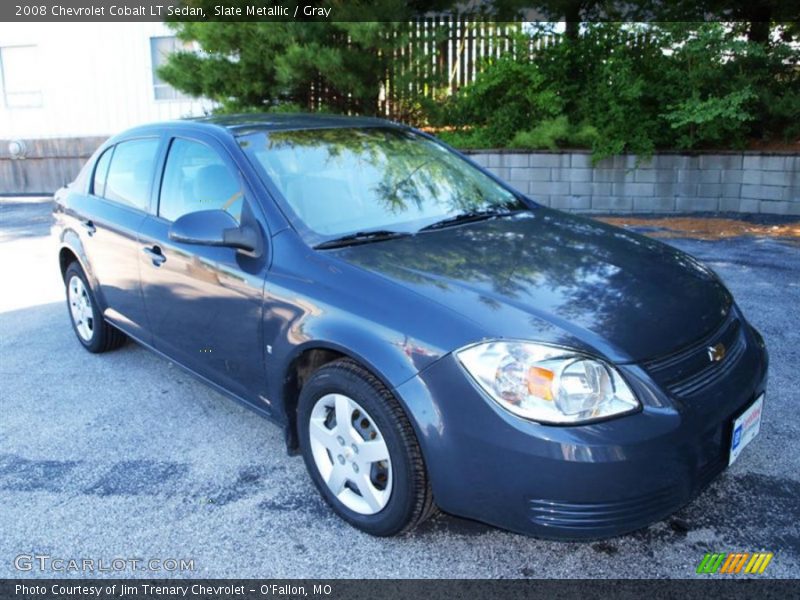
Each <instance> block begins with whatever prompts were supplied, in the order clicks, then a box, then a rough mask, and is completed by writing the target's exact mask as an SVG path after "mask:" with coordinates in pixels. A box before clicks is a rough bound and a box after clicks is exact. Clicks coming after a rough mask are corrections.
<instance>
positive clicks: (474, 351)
mask: <svg viewBox="0 0 800 600" xmlns="http://www.w3.org/2000/svg"><path fill="white" fill-rule="evenodd" d="M456 356H457V357H458V359H459V360H460V361H461V364H462V365H464V368H466V370H467V371H468V372H469V374H470V375H472V377H473V378H475V380H476V381H477V382H478V384H479V385H480V386H481V388H483V390H484V391H485V392H486V393H487V394H489V396H490V397H491V398H492V399H493V400H494V401H495V402H497V404H499V405H500V406H501V407H503V408H504V409H506V410H507V411H509V412H512V413H514V414H515V415H518V416H520V417H523V418H525V419H530V420H532V421H538V422H540V423H557V424H564V423H582V422H585V421H592V420H595V419H600V418H605V417H610V416H612V415H621V414H625V413H628V412H631V411H634V410H636V409H638V408H639V401H638V400H637V399H636V396H634V394H633V392H632V391H631V389H630V388H629V387H628V384H627V383H625V380H624V379H622V376H621V375H620V374H619V372H618V371H617V370H616V369H615V368H614V367H612V366H611V365H609V364H607V363H605V362H603V361H601V360H598V359H596V358H592V357H590V356H586V355H585V354H581V353H580V352H577V351H574V350H568V349H565V348H558V347H555V346H546V345H543V344H534V343H528V342H488V343H484V344H478V345H476V346H470V347H469V348H465V349H463V350H459V351H458V352H456Z"/></svg>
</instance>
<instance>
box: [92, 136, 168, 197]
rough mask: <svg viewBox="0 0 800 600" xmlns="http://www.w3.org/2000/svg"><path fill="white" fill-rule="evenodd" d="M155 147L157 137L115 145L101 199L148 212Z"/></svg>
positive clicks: (156, 146)
mask: <svg viewBox="0 0 800 600" xmlns="http://www.w3.org/2000/svg"><path fill="white" fill-rule="evenodd" d="M158 144H159V140H158V138H148V139H143V140H131V141H129V142H121V143H119V144H117V146H116V149H115V150H114V156H113V157H112V160H111V166H110V167H109V169H108V177H107V178H106V185H105V189H104V190H103V197H104V198H108V199H109V200H112V201H114V202H119V203H120V204H124V205H126V206H131V207H133V208H138V209H139V210H147V206H148V204H149V202H148V200H149V196H148V194H149V192H150V181H151V179H152V177H153V169H154V167H155V163H156V153H157V152H158Z"/></svg>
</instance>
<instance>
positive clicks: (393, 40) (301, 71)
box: [159, 0, 449, 115]
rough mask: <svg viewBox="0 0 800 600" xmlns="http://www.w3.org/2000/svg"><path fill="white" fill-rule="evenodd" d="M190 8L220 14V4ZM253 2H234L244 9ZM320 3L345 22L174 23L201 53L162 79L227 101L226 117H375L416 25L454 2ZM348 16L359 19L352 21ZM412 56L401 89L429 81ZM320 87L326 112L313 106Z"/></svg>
mask: <svg viewBox="0 0 800 600" xmlns="http://www.w3.org/2000/svg"><path fill="white" fill-rule="evenodd" d="M184 4H187V5H191V6H194V7H202V8H204V9H205V11H206V14H213V7H214V5H215V0H184ZM248 4H249V2H248V1H247V0H235V1H234V2H231V3H228V5H229V6H239V7H241V8H242V9H243V10H244V9H245V7H246V6H247V5H248ZM318 4H322V5H324V4H328V5H331V6H333V5H335V8H336V11H337V21H329V20H315V19H310V20H307V21H300V22H297V21H293V22H285V21H271V22H236V23H233V22H224V21H223V22H173V23H171V24H170V26H171V27H172V28H173V29H174V30H175V32H176V35H177V37H178V38H179V39H181V40H184V41H186V42H195V43H196V45H197V46H198V47H199V49H200V52H193V51H189V50H186V51H181V52H177V53H175V54H174V55H172V56H171V57H170V58H169V60H168V62H167V64H166V65H165V66H164V67H162V68H161V70H160V71H159V75H160V76H161V77H162V78H163V79H164V80H165V81H167V82H168V83H170V84H171V85H173V86H174V87H175V88H177V89H179V90H182V91H184V92H187V93H189V94H192V95H195V96H205V97H208V98H211V99H213V100H215V101H217V102H219V103H220V105H221V108H222V110H223V111H242V110H281V109H284V108H289V109H292V108H294V109H303V110H314V109H319V108H321V109H324V110H330V111H333V112H354V113H357V114H364V115H374V114H376V113H377V112H378V108H379V96H380V94H381V91H382V86H383V84H384V82H385V81H386V79H387V74H388V73H389V71H390V69H392V67H393V64H394V63H395V61H396V60H397V54H398V50H399V49H400V48H404V47H407V46H408V45H409V43H410V32H411V29H410V26H409V23H410V21H411V19H413V18H414V17H415V16H416V15H418V14H421V13H424V12H427V11H429V10H434V9H442V8H444V7H446V6H447V5H448V4H449V2H448V1H446V0H418V1H417V2H413V3H406V2H400V1H399V0H381V1H380V2H358V1H356V2H348V3H346V4H345V3H342V2H337V1H336V0H330V1H328V2H322V3H318ZM348 15H350V17H351V18H352V20H350V21H346V20H344V19H347V18H348ZM370 18H372V19H373V20H370ZM390 19H391V20H390ZM405 58H406V67H407V68H406V69H405V70H404V71H396V72H395V73H394V77H395V78H396V79H397V81H395V84H396V86H395V87H398V88H399V86H401V85H402V83H403V77H404V76H411V74H412V73H413V74H414V76H415V77H417V78H419V77H420V76H421V73H420V71H419V70H417V69H414V68H413V67H414V62H415V61H422V60H424V59H425V57H424V56H423V55H422V54H421V53H414V52H410V53H406V57H405ZM431 75H433V74H431ZM312 87H315V89H316V96H317V97H318V98H319V97H321V98H322V99H323V104H324V105H323V106H316V105H313V104H312ZM384 91H385V90H384Z"/></svg>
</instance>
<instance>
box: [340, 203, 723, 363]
mask: <svg viewBox="0 0 800 600" xmlns="http://www.w3.org/2000/svg"><path fill="white" fill-rule="evenodd" d="M334 253H335V255H336V256H337V257H338V258H340V259H342V260H345V261H346V262H348V263H350V264H352V265H354V266H357V267H360V268H362V269H366V270H368V271H370V272H372V273H374V274H378V275H380V276H382V277H386V278H388V279H390V280H392V281H394V282H396V283H399V284H400V285H402V286H404V287H406V288H408V289H410V290H412V291H414V292H416V293H418V294H421V295H423V296H425V297H428V298H429V299H431V300H434V301H436V302H439V303H441V304H444V305H446V306H448V307H449V308H451V309H452V310H455V311H457V312H459V313H460V314H462V315H463V316H465V317H467V318H469V319H471V320H473V321H475V322H477V323H478V324H480V325H481V326H482V328H483V330H484V331H485V332H486V336H487V337H498V338H516V339H531V340H538V341H545V342H555V343H559V342H560V343H571V344H575V343H576V341H577V342H579V344H578V345H580V346H587V347H588V348H589V349H591V350H594V351H596V352H598V353H601V354H603V355H605V356H607V357H608V358H610V359H612V360H615V361H618V362H628V361H640V360H644V359H648V358H653V357H656V356H662V355H664V354H667V353H670V352H673V351H675V350H677V349H678V348H681V347H683V346H685V345H687V344H689V343H691V342H694V341H696V340H697V339H699V338H701V337H702V336H703V335H704V334H706V333H708V332H709V331H710V330H712V329H713V328H714V327H715V326H716V325H718V324H719V323H720V321H721V320H722V319H723V317H724V316H725V315H726V314H727V312H728V310H730V306H731V303H732V300H731V296H730V294H729V293H728V291H727V290H726V289H725V287H724V286H723V285H722V283H721V282H720V281H719V280H718V279H717V277H716V276H715V275H714V274H713V272H712V271H710V270H709V269H707V268H706V267H703V266H702V265H700V264H699V263H698V262H697V261H696V260H695V259H693V258H692V257H690V256H689V255H688V254H686V253H684V252H681V251H679V250H676V249H674V248H672V247H670V246H667V245H665V244H662V243H660V242H657V241H655V240H651V239H648V238H645V237H643V236H640V235H637V234H634V233H631V232H628V231H626V230H623V229H619V228H616V227H612V226H610V225H606V224H604V223H601V222H597V221H593V220H589V219H585V218H581V217H577V216H574V215H569V214H566V213H561V212H558V211H553V210H550V209H544V208H541V209H534V210H532V211H529V212H524V213H518V214H517V215H514V216H510V217H501V218H497V219H492V220H487V221H480V222H476V223H469V224H465V225H461V226H455V227H450V228H446V229H439V230H433V231H429V232H423V233H420V234H417V235H415V236H412V237H406V238H397V239H393V240H387V241H382V242H375V243H369V244H361V245H354V246H349V247H344V248H341V249H339V250H336V251H334ZM396 301H401V299H397V300H396Z"/></svg>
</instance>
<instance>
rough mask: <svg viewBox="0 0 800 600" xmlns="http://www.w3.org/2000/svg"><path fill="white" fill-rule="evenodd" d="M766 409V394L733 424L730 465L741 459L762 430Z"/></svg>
mask: <svg viewBox="0 0 800 600" xmlns="http://www.w3.org/2000/svg"><path fill="white" fill-rule="evenodd" d="M763 408H764V394H761V395H760V396H759V397H758V399H757V400H756V401H755V402H753V403H752V404H751V405H750V407H749V408H748V409H747V410H746V411H744V412H743V413H742V414H741V415H740V416H739V418H738V419H736V420H735V421H734V422H733V435H732V436H731V452H730V455H729V457H728V465H729V466H730V465H732V464H733V461H735V460H736V459H737V458H739V454H740V453H741V452H742V450H743V449H744V447H745V446H747V444H749V443H750V442H752V441H753V438H754V437H756V435H758V431H759V429H761V412H762V409H763Z"/></svg>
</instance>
